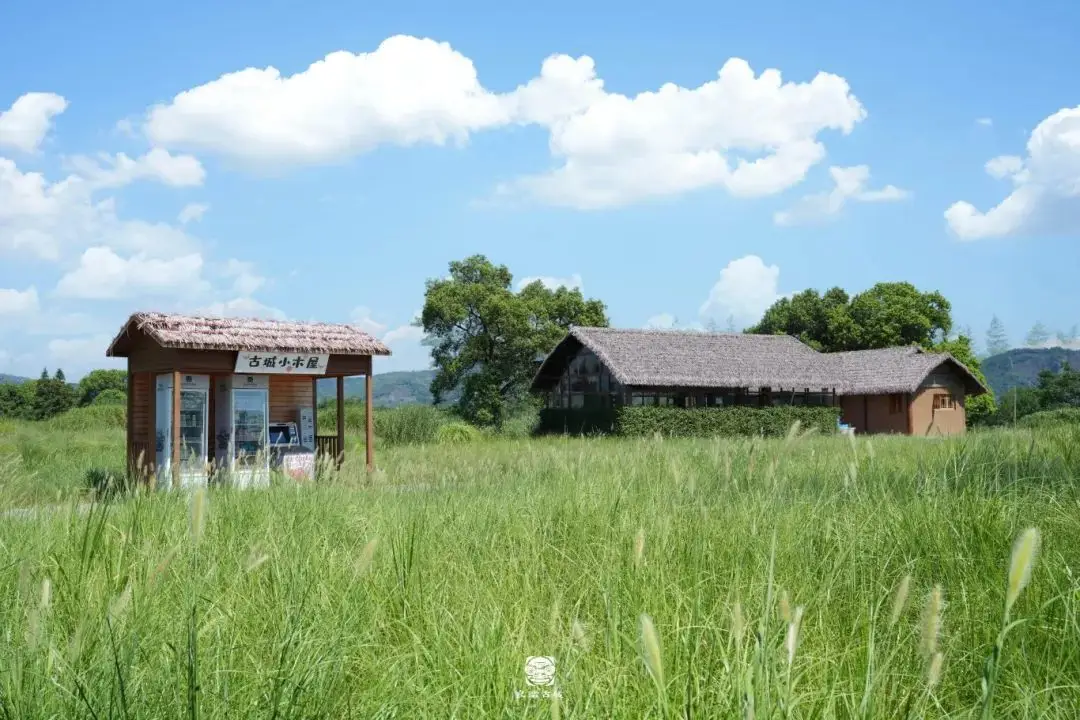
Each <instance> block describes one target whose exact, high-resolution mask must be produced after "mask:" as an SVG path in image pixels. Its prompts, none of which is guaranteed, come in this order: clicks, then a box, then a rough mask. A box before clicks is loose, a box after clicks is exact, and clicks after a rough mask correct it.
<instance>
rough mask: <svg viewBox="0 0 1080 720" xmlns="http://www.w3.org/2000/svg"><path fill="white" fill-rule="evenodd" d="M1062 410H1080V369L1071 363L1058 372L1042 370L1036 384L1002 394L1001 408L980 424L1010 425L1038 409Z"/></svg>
mask: <svg viewBox="0 0 1080 720" xmlns="http://www.w3.org/2000/svg"><path fill="white" fill-rule="evenodd" d="M1059 410H1076V411H1077V412H1080V370H1073V369H1072V367H1070V366H1069V364H1068V363H1065V364H1063V365H1062V367H1061V369H1060V370H1058V371H1056V372H1055V371H1052V370H1043V371H1042V372H1040V373H1039V379H1038V382H1037V383H1036V384H1035V386H1034V387H1015V388H1013V389H1012V390H1009V391H1008V392H1007V393H1005V394H1004V395H1003V396H1002V397H1001V398H999V404H998V408H997V411H996V412H994V413H992V414H991V415H988V416H987V417H985V418H983V419H982V420H981V422H979V423H978V424H980V425H987V426H996V425H1009V424H1012V423H1014V422H1016V421H1018V420H1020V419H1021V418H1025V417H1028V416H1030V415H1034V414H1036V413H1041V412H1052V411H1059Z"/></svg>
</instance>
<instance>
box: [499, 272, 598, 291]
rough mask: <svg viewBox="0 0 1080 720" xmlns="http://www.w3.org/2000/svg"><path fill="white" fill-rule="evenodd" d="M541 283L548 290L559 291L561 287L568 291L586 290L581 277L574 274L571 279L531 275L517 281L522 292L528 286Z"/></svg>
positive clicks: (517, 286)
mask: <svg viewBox="0 0 1080 720" xmlns="http://www.w3.org/2000/svg"><path fill="white" fill-rule="evenodd" d="M538 280H539V281H540V284H542V285H543V286H544V287H546V288H547V289H548V290H558V289H559V288H560V287H564V288H566V289H568V290H584V289H585V288H584V285H583V284H582V282H581V275H579V274H578V273H574V274H573V275H571V276H570V277H551V276H550V275H530V276H529V277H523V278H521V279H520V280H518V281H517V285H516V288H517V289H518V290H519V291H520V290H521V289H522V288H523V287H525V286H527V285H532V284H533V283H534V282H536V281H538Z"/></svg>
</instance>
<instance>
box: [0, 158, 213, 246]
mask: <svg viewBox="0 0 1080 720" xmlns="http://www.w3.org/2000/svg"><path fill="white" fill-rule="evenodd" d="M96 189H97V188H96V187H95V186H94V184H93V183H92V182H90V181H88V180H87V179H86V178H84V177H82V176H80V175H77V174H72V175H69V176H67V177H66V178H64V179H63V180H59V181H56V182H49V181H48V180H47V179H46V178H45V176H44V175H43V174H41V173H37V172H21V171H20V170H19V168H18V167H17V166H16V165H15V163H14V162H12V161H11V160H8V159H6V158H2V157H0V253H3V252H4V251H9V252H14V253H22V254H29V255H34V256H37V257H40V258H42V259H46V260H59V259H60V258H61V257H62V256H63V255H64V254H65V253H66V252H68V251H75V252H81V251H82V250H83V249H85V248H87V247H90V246H93V245H108V246H110V247H116V248H120V249H125V250H132V251H139V252H146V253H149V254H152V255H155V256H162V255H170V254H181V253H183V252H187V251H190V250H191V249H192V248H193V247H194V245H195V244H196V243H195V242H194V240H193V239H192V238H190V237H189V236H187V235H186V234H185V233H184V232H183V231H181V230H180V229H178V228H176V227H173V226H171V225H168V224H165V223H152V222H146V221H142V220H122V219H121V218H120V217H118V215H117V213H116V203H115V201H114V200H113V198H111V197H110V198H104V199H101V200H99V199H97V198H96V197H95V196H94V192H95V190H96Z"/></svg>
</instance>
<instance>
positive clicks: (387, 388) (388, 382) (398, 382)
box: [319, 370, 457, 407]
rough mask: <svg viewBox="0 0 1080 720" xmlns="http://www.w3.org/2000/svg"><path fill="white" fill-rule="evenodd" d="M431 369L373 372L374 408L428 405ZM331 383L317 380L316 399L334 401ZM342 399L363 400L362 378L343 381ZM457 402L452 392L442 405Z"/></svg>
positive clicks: (429, 400) (455, 395)
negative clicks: (343, 393) (317, 390)
mask: <svg viewBox="0 0 1080 720" xmlns="http://www.w3.org/2000/svg"><path fill="white" fill-rule="evenodd" d="M434 377H435V371H434V370H402V371H398V372H388V373H376V374H375V377H374V378H372V380H373V381H374V383H375V395H374V401H375V402H374V404H375V406H376V407H397V406H398V405H416V404H421V405H430V404H431V400H432V397H431V389H430V388H431V380H432V378H434ZM336 392H337V391H336V389H335V384H334V381H333V380H321V381H319V399H320V400H330V399H333V397H334V395H335V393H336ZM345 397H348V398H362V397H364V378H362V377H354V378H348V379H346V380H345ZM455 400H457V393H451V394H450V395H449V396H448V397H447V398H445V399H444V402H453V401H455Z"/></svg>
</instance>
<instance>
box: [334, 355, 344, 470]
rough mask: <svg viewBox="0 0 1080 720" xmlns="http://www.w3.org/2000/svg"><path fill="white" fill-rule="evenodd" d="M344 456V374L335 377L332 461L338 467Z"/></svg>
mask: <svg viewBox="0 0 1080 720" xmlns="http://www.w3.org/2000/svg"><path fill="white" fill-rule="evenodd" d="M344 458H345V376H344V375H338V377H337V457H336V458H334V462H335V463H337V465H338V467H340V466H341V461H342V460H343V459H344Z"/></svg>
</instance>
